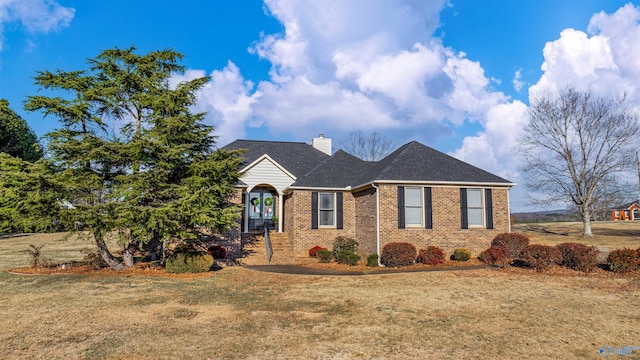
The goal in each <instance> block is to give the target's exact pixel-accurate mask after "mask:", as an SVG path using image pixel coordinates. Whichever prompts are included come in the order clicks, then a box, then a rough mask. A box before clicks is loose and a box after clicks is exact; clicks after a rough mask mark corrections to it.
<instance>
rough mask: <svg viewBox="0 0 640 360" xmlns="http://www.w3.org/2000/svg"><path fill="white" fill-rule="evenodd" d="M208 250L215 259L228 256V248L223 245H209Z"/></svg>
mask: <svg viewBox="0 0 640 360" xmlns="http://www.w3.org/2000/svg"><path fill="white" fill-rule="evenodd" d="M208 252H209V255H211V256H213V258H214V259H224V258H226V257H227V249H225V248H224V246H222V245H218V244H216V245H212V246H210V247H209V250H208Z"/></svg>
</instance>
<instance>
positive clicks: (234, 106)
mask: <svg viewBox="0 0 640 360" xmlns="http://www.w3.org/2000/svg"><path fill="white" fill-rule="evenodd" d="M203 76H205V72H204V71H203V70H188V71H186V72H185V73H184V74H174V75H172V77H171V79H170V84H171V86H174V87H175V86H176V85H177V84H178V83H180V82H182V81H189V80H193V79H197V78H200V77H203ZM209 76H210V78H211V80H210V81H209V82H208V83H207V84H206V85H205V86H204V87H203V88H202V89H201V90H200V91H199V92H198V103H197V105H196V108H195V109H194V111H196V112H206V113H207V115H206V118H205V123H207V124H209V125H213V126H215V134H216V135H217V136H219V138H218V144H220V145H225V144H227V143H230V142H231V141H233V140H235V139H239V138H243V137H244V134H245V124H246V122H247V121H248V120H249V118H250V117H251V115H252V112H253V110H252V104H253V103H254V102H255V99H256V98H255V97H252V96H251V95H249V93H250V92H251V90H252V89H253V87H254V84H253V83H252V82H251V81H247V80H245V79H244V78H243V77H242V75H241V74H240V71H239V70H238V67H237V66H236V65H235V64H234V63H232V62H231V61H229V62H228V63H227V66H226V67H225V68H224V69H222V70H214V71H213V72H211V74H210V75H209Z"/></svg>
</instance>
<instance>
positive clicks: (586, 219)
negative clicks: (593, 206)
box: [582, 211, 593, 237]
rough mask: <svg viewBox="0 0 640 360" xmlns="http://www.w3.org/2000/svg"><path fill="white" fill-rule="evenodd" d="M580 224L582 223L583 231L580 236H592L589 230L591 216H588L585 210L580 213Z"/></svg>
mask: <svg viewBox="0 0 640 360" xmlns="http://www.w3.org/2000/svg"><path fill="white" fill-rule="evenodd" d="M582 224H583V225H584V231H583V233H582V236H585V237H591V236H593V233H592V232H591V217H590V216H589V213H588V212H586V211H585V212H584V213H583V214H582Z"/></svg>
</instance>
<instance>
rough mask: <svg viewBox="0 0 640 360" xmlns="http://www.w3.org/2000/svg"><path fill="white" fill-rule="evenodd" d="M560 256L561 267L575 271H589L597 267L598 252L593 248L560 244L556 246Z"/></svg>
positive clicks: (573, 244) (575, 244)
mask: <svg viewBox="0 0 640 360" xmlns="http://www.w3.org/2000/svg"><path fill="white" fill-rule="evenodd" d="M556 248H558V250H560V254H561V255H562V266H564V267H567V268H569V269H573V270H577V271H591V270H593V269H595V268H596V267H597V266H598V256H599V255H600V252H599V251H598V249H597V248H596V247H595V246H587V245H585V244H580V243H572V242H567V243H562V244H558V245H556Z"/></svg>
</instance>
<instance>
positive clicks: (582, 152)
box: [519, 87, 640, 236]
mask: <svg viewBox="0 0 640 360" xmlns="http://www.w3.org/2000/svg"><path fill="white" fill-rule="evenodd" d="M638 119H639V118H638V114H636V113H634V112H632V111H629V110H628V109H627V107H626V101H625V99H624V98H615V99H614V98H600V97H594V96H592V95H591V94H590V93H588V92H580V91H578V90H576V89H574V88H572V87H567V88H564V89H563V90H560V91H559V92H558V93H550V92H548V93H545V94H542V95H540V96H538V97H536V98H535V99H534V100H533V101H532V104H531V106H530V108H529V124H528V125H527V126H526V127H525V129H524V133H523V134H524V135H522V136H521V138H520V139H519V143H520V147H519V153H520V156H521V158H522V160H523V166H522V170H523V171H524V174H525V175H526V177H527V181H526V185H527V188H528V189H529V190H532V191H533V192H534V194H535V195H534V196H535V200H534V202H535V203H539V204H550V203H557V202H567V203H572V204H574V205H575V206H576V207H577V209H578V212H579V213H580V216H581V217H582V222H583V224H584V232H583V234H584V236H592V233H591V219H592V216H593V215H594V213H595V212H596V211H597V210H598V205H599V203H600V202H601V201H602V200H603V199H604V198H610V195H611V194H612V193H615V192H617V191H614V189H617V188H618V186H619V184H620V183H622V181H620V176H619V175H620V174H621V173H622V172H624V171H625V170H630V169H632V166H634V165H635V149H634V147H635V146H637V145H636V144H637V136H638V133H639V132H640V130H639V125H638ZM630 191H635V189H633V188H632V189H630Z"/></svg>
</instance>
